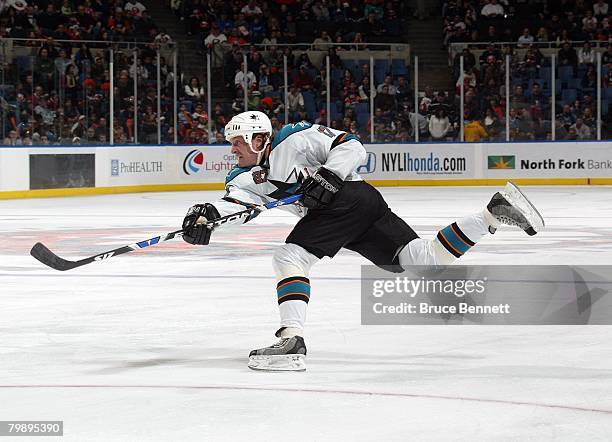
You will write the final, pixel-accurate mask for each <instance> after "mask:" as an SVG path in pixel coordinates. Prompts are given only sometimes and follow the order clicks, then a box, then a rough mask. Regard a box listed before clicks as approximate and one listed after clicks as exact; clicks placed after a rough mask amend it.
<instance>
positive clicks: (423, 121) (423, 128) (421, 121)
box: [407, 112, 429, 140]
mask: <svg viewBox="0 0 612 442" xmlns="http://www.w3.org/2000/svg"><path fill="white" fill-rule="evenodd" d="M407 116H408V119H407V121H409V122H410V136H411V137H412V138H414V122H415V121H416V122H417V125H416V126H417V128H418V131H419V139H420V140H426V139H427V138H428V136H429V120H427V117H425V115H423V114H421V113H420V112H408V113H407Z"/></svg>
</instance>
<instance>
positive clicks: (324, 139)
mask: <svg viewBox="0 0 612 442" xmlns="http://www.w3.org/2000/svg"><path fill="white" fill-rule="evenodd" d="M365 159H366V151H365V148H364V147H363V145H362V144H361V142H360V141H359V139H358V138H357V137H356V136H354V135H352V134H347V133H346V132H341V131H338V130H334V129H330V128H328V127H326V126H321V125H318V124H314V125H313V124H311V123H308V122H305V121H302V122H300V123H295V124H288V125H286V126H284V127H283V128H282V129H281V130H280V131H279V132H278V133H277V134H276V136H275V137H274V140H273V141H272V143H270V144H269V145H268V146H267V148H266V150H265V152H264V154H263V158H262V161H261V164H260V165H256V166H252V167H238V166H236V167H234V168H233V169H232V170H231V171H230V173H229V174H228V175H227V177H226V179H225V190H226V194H225V196H224V197H223V198H222V199H220V200H218V201H215V202H213V203H212V204H213V205H214V206H215V207H216V209H217V210H218V211H219V214H220V215H221V216H225V215H229V214H232V213H236V212H239V211H241V210H244V208H245V207H252V206H253V205H260V204H265V203H267V202H270V201H274V200H277V199H280V198H284V197H287V196H290V195H293V194H294V193H295V191H296V190H297V188H298V187H299V186H300V184H301V183H302V181H303V180H304V179H305V178H307V177H308V176H309V175H312V174H314V172H316V170H317V169H319V168H320V167H321V166H325V168H326V169H328V170H330V171H332V172H334V173H335V174H336V175H337V176H338V177H340V178H342V179H343V180H344V181H360V180H361V177H360V176H359V174H357V172H356V170H357V168H358V167H359V166H360V165H361V164H363V163H364V162H365ZM281 208H282V209H285V210H287V211H289V212H291V213H293V214H295V215H297V216H300V217H302V216H304V215H305V214H306V211H307V209H306V208H304V207H302V206H299V205H288V206H282V207H281ZM250 219H252V218H250ZM247 221H248V219H247ZM238 222H243V221H242V220H239V221H238Z"/></svg>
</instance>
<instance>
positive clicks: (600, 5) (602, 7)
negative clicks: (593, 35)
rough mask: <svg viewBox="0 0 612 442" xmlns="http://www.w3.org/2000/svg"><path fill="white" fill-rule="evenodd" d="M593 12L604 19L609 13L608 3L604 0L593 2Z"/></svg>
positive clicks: (599, 18) (598, 17)
mask: <svg viewBox="0 0 612 442" xmlns="http://www.w3.org/2000/svg"><path fill="white" fill-rule="evenodd" d="M593 13H594V14H595V17H596V18H597V19H598V20H601V19H603V18H604V17H605V16H607V15H608V4H607V3H606V2H604V0H597V2H595V3H594V4H593Z"/></svg>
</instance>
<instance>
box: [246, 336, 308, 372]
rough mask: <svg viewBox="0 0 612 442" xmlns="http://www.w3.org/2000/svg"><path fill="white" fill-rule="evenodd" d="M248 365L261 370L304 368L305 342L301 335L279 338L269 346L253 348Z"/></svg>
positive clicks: (301, 369)
mask: <svg viewBox="0 0 612 442" xmlns="http://www.w3.org/2000/svg"><path fill="white" fill-rule="evenodd" d="M248 367H249V368H250V369H252V370H263V371H304V370H306V344H305V343H304V338H302V337H301V336H292V337H288V338H281V339H280V340H279V341H278V342H277V343H276V344H274V345H271V346H270V347H265V348H260V349H257V350H253V351H252V352H251V353H250V354H249V364H248Z"/></svg>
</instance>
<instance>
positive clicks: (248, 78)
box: [234, 62, 257, 97]
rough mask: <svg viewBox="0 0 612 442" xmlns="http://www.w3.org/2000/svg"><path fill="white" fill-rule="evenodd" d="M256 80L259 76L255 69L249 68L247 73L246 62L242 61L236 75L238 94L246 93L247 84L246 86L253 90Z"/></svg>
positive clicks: (235, 83) (235, 81)
mask: <svg viewBox="0 0 612 442" xmlns="http://www.w3.org/2000/svg"><path fill="white" fill-rule="evenodd" d="M256 82H257V78H256V77H255V74H254V73H253V71H251V70H248V71H247V72H246V74H245V72H244V62H241V63H240V69H238V70H237V71H236V75H235V76H234V88H235V90H236V96H238V97H242V95H243V94H244V86H245V85H246V88H247V89H248V90H251V89H252V88H253V87H255V84H256Z"/></svg>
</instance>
